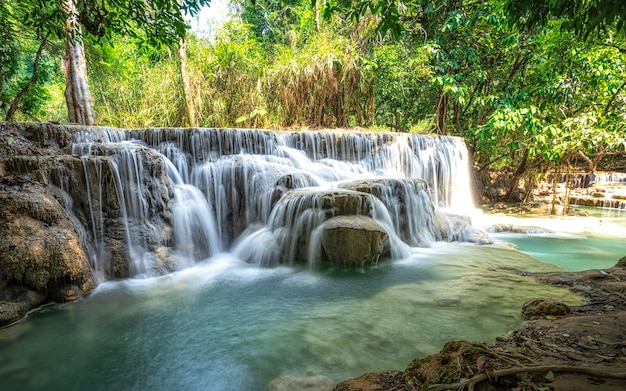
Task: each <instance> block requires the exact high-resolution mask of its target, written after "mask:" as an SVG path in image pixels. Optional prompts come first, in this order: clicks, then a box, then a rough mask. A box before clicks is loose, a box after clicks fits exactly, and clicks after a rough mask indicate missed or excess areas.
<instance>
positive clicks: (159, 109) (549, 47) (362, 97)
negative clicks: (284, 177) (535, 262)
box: [0, 0, 626, 197]
mask: <svg viewBox="0 0 626 391" xmlns="http://www.w3.org/2000/svg"><path fill="white" fill-rule="evenodd" d="M208 3H209V1H207V0H195V1H182V2H179V1H178V0H152V1H145V0H129V1H126V2H120V1H116V0H62V1H59V2H54V1H52V2H46V1H37V0H12V1H8V0H0V64H1V65H2V66H1V67H0V115H1V117H2V118H3V119H5V118H6V119H7V120H18V121H39V122H46V121H52V122H62V123H66V122H77V123H86V124H98V125H105V126H114V127H123V128H144V127H184V126H191V127H196V126H200V127H245V128H266V129H323V128H365V129H368V130H373V131H394V132H411V133H421V134H439V135H452V136H460V137H463V138H465V139H466V140H467V143H468V146H469V148H470V151H471V152H472V154H473V157H474V160H475V162H476V165H477V168H478V170H479V171H480V172H483V173H486V172H490V171H492V170H505V171H507V172H508V174H509V175H508V176H507V178H508V179H507V181H508V182H509V183H508V185H507V186H506V188H507V189H508V191H507V194H503V196H504V197H514V196H519V192H517V193H516V189H518V187H519V185H520V183H525V184H526V186H532V184H533V183H534V179H537V178H541V177H542V176H545V175H546V174H547V173H562V172H565V171H568V172H569V171H571V170H572V169H574V168H580V167H584V169H585V170H587V171H591V172H593V171H596V170H598V169H600V168H606V167H611V166H612V167H615V166H616V165H617V166H619V162H620V161H624V153H625V152H624V149H625V145H626V135H625V133H626V127H625V124H626V35H625V33H626V25H625V23H626V4H625V3H624V2H622V0H571V1H570V0H549V1H548V0H531V1H519V0H489V1H471V0H448V1H432V0H408V1H397V0H347V1H341V0H325V1H324V0H289V1H276V0H255V1H249V0H232V1H231V2H230V9H231V17H230V18H229V20H228V21H227V22H226V23H225V24H223V25H222V26H221V27H220V28H219V29H217V30H214V31H213V33H212V34H211V35H210V36H205V35H200V34H197V33H194V32H193V31H191V30H189V29H188V26H186V25H185V22H184V19H183V16H184V14H185V13H187V14H189V15H193V14H195V13H197V12H198V11H199V10H200V7H201V6H203V5H207V4H208ZM71 10H74V11H73V13H72V12H71ZM157 11H158V12H157ZM68 12H69V14H68ZM68 15H70V16H71V17H68ZM76 48H78V49H79V50H83V51H84V56H83V58H84V59H86V73H87V75H88V83H86V87H84V88H87V92H88V93H89V94H90V95H91V96H90V97H89V99H91V101H92V106H93V107H92V109H91V110H92V112H90V113H87V117H80V116H77V115H78V114H77V112H78V111H80V110H78V109H76V110H74V109H73V108H72V106H73V105H72V104H70V103H69V101H68V99H70V100H71V99H72V98H68V97H67V86H68V85H69V81H68V80H69V79H70V78H69V77H67V80H66V72H67V70H68V68H69V67H72V66H73V65H72V64H73V63H72V62H71V58H72V55H71V54H68V53H70V49H76ZM79 54H80V53H79ZM83 61H84V60H83ZM78 64H79V65H78V66H79V67H80V63H78ZM67 73H68V74H69V72H67ZM86 81H87V80H86V79H85V82H86ZM73 88H75V87H73ZM78 89H79V90H80V88H78ZM64 94H65V95H64ZM76 107H78V106H76ZM79 108H80V107H79ZM90 116H91V117H90ZM83 118H86V119H83ZM622 165H623V163H622ZM618 168H620V167H618ZM621 168H624V167H621ZM514 193H516V194H514ZM527 194H528V193H527Z"/></svg>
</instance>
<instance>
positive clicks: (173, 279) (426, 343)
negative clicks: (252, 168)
mask: <svg viewBox="0 0 626 391" xmlns="http://www.w3.org/2000/svg"><path fill="white" fill-rule="evenodd" d="M502 267H516V268H519V269H522V270H530V271H535V270H549V269H552V268H553V266H550V265H546V264H542V263H540V262H537V261H536V260H534V259H533V258H531V257H529V256H527V255H525V254H523V253H520V252H518V251H514V250H510V249H507V248H501V247H499V246H489V247H479V246H474V245H462V244H446V243H441V244H436V245H435V246H433V247H432V248H426V249H421V248H420V249H414V254H413V255H412V256H411V257H409V258H406V259H402V260H396V261H393V262H381V263H380V264H379V265H378V266H377V267H374V268H367V269H364V270H344V269H315V270H311V269H297V268H286V267H278V268H269V269H268V268H258V267H254V266H251V265H248V264H245V263H243V262H241V261H239V260H237V259H235V258H234V257H232V256H230V255H226V254H222V255H218V256H216V257H213V258H211V259H209V260H207V261H205V262H203V263H201V264H198V265H196V266H195V267H192V268H190V269H186V270H184V271H181V272H178V273H175V274H172V275H168V276H164V277H159V278H152V279H144V280H127V281H122V282H109V283H104V284H102V285H100V286H99V287H98V289H97V290H96V292H94V293H93V294H92V295H90V296H89V297H88V298H86V299H83V300H81V301H79V302H75V303H68V304H63V305H55V306H49V307H46V308H44V309H43V310H40V311H38V312H35V313H33V314H31V315H30V316H29V317H28V318H26V319H25V320H23V321H21V322H19V323H18V324H16V325H14V326H11V327H8V328H4V329H1V330H0V389H3V390H5V389H6V390H11V389H20V390H41V389H64V390H84V389H90V390H96V389H101V390H111V389H116V390H139V389H141V390H144V389H151V390H173V389H185V390H262V389H264V388H265V387H266V385H267V384H268V382H270V381H271V380H272V379H274V378H276V377H278V376H281V375H287V374H288V375H292V376H296V377H303V376H311V375H323V376H327V377H329V378H331V379H332V380H333V381H335V382H338V381H340V380H343V379H347V378H350V377H354V376H358V375H360V374H361V373H363V372H366V371H376V370H384V369H402V368H404V367H405V366H406V365H407V364H408V363H409V362H410V361H411V360H412V359H413V358H414V357H416V356H419V355H424V354H430V353H435V352H437V351H438V350H440V349H441V347H442V345H443V344H444V343H445V342H446V341H448V340H458V339H466V340H477V341H491V340H493V339H494V338H495V337H496V336H498V335H502V334H504V333H506V332H508V331H510V330H511V329H513V328H516V327H518V326H520V324H521V318H520V313H519V312H520V307H521V305H522V304H523V303H524V302H525V301H526V300H528V299H529V298H532V297H536V296H546V295H547V296H551V297H554V298H557V299H562V300H565V301H566V302H569V303H570V304H574V303H576V302H578V298H577V297H575V296H573V295H571V294H570V293H568V292H567V291H566V290H565V289H561V288H554V287H547V286H541V285H538V284H536V283H535V282H534V281H533V280H532V279H531V278H528V277H521V276H517V275H514V274H511V273H509V272H506V271H503V270H502V269H501V268H502Z"/></svg>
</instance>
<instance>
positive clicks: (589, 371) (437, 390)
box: [427, 365, 626, 391]
mask: <svg viewBox="0 0 626 391" xmlns="http://www.w3.org/2000/svg"><path fill="white" fill-rule="evenodd" d="M550 371H552V372H570V373H582V374H585V375H589V376H594V377H598V378H611V379H626V372H610V371H604V370H599V369H597V368H591V367H580V366H570V365H540V366H536V367H515V368H505V369H498V370H495V371H491V372H489V373H488V372H483V373H481V374H478V375H476V376H473V377H472V378H470V379H466V380H463V381H460V382H458V383H453V384H433V385H431V386H429V387H428V388H427V389H428V390H429V391H444V390H459V391H461V390H465V389H467V390H468V391H473V390H474V387H475V386H476V385H477V384H478V383H481V382H483V381H485V380H489V381H491V379H498V378H500V377H504V376H512V375H517V374H520V373H530V372H550Z"/></svg>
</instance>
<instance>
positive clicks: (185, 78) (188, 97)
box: [178, 38, 198, 128]
mask: <svg viewBox="0 0 626 391" xmlns="http://www.w3.org/2000/svg"><path fill="white" fill-rule="evenodd" d="M178 60H179V64H180V80H181V83H182V85H183V100H184V103H185V115H186V116H187V124H188V125H189V126H190V127H192V128H197V127H198V122H197V120H196V107H195V105H194V99H193V91H192V90H191V82H190V81H189V66H188V65H187V42H186V41H185V39H184V38H181V39H180V41H179V42H178Z"/></svg>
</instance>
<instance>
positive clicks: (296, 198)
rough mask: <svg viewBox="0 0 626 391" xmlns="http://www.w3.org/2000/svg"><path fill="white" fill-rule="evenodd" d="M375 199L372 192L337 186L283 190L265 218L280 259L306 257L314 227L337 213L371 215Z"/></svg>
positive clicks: (292, 260) (290, 262) (294, 260)
mask: <svg viewBox="0 0 626 391" xmlns="http://www.w3.org/2000/svg"><path fill="white" fill-rule="evenodd" d="M374 201H375V198H374V197H373V196H372V195H371V194H367V193H361V192H357V191H351V190H340V189H333V190H311V189H297V190H292V191H290V192H288V193H287V194H285V195H284V196H283V197H282V198H281V199H280V200H279V201H278V203H277V204H276V206H275V207H274V210H273V211H272V215H271V218H270V220H269V222H268V226H269V228H270V229H271V230H272V232H273V234H274V236H275V237H276V238H277V243H278V245H279V247H280V248H281V253H282V259H281V263H284V264H292V263H294V262H297V261H306V260H307V259H308V258H309V256H310V251H309V250H310V246H311V237H312V233H313V231H314V230H315V229H317V228H318V227H320V225H321V224H323V223H324V222H325V221H326V220H328V219H332V218H333V217H337V216H354V215H363V216H371V215H372V211H373V203H374Z"/></svg>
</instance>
